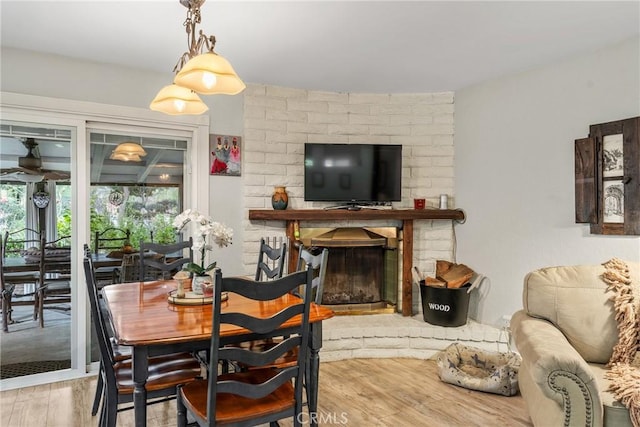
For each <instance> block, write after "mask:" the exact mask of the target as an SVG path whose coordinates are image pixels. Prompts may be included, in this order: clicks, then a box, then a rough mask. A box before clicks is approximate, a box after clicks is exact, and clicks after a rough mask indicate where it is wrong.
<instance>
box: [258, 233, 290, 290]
mask: <svg viewBox="0 0 640 427" xmlns="http://www.w3.org/2000/svg"><path fill="white" fill-rule="evenodd" d="M286 255H287V242H280V245H279V246H278V247H276V241H275V239H274V242H273V243H272V244H269V243H268V242H267V241H266V240H265V239H264V237H263V238H261V239H260V252H259V253H258V264H257V265H256V275H255V280H256V281H259V280H263V276H264V280H273V279H278V278H280V277H282V275H283V274H284V267H285V261H286Z"/></svg>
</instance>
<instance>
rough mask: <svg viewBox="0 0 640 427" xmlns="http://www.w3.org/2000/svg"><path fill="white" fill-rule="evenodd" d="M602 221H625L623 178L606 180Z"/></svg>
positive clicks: (603, 184)
mask: <svg viewBox="0 0 640 427" xmlns="http://www.w3.org/2000/svg"><path fill="white" fill-rule="evenodd" d="M602 187H603V195H604V197H603V198H604V200H603V202H604V203H603V212H602V216H603V218H602V222H606V223H619V224H623V223H624V185H623V184H622V180H611V181H604V182H603V183H602Z"/></svg>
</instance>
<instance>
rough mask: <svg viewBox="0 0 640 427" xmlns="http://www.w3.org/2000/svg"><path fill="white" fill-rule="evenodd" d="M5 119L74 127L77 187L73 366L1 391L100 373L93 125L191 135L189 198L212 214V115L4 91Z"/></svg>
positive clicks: (4, 385)
mask: <svg viewBox="0 0 640 427" xmlns="http://www.w3.org/2000/svg"><path fill="white" fill-rule="evenodd" d="M0 109H1V110H2V121H6V122H24V123H31V124H35V125H43V126H55V127H60V126H62V127H67V128H70V129H71V130H72V141H71V186H72V218H73V220H72V235H73V236H72V246H73V248H72V255H71V256H72V260H71V268H72V274H71V280H72V288H73V290H72V304H73V308H74V309H73V310H72V311H71V313H72V314H71V334H70V340H71V368H70V369H65V370H61V371H54V372H47V373H42V374H36V375H30V376H26V377H19V378H10V379H6V380H0V390H2V391H4V390H10V389H14V388H21V387H26V386H33V385H39V384H45V383H51V382H56V381H62V380H68V379H73V378H79V377H83V376H86V375H88V374H90V375H94V374H95V372H97V370H98V363H97V362H94V363H88V362H87V361H89V360H90V354H89V349H90V344H91V343H90V340H91V331H90V325H91V323H90V321H89V320H90V314H89V307H88V304H87V298H86V292H85V283H84V271H83V266H82V257H83V253H82V252H83V251H82V250H81V248H82V247H83V245H84V243H85V242H89V241H90V235H89V228H90V222H89V209H90V206H89V205H88V204H87V203H80V201H81V200H82V201H86V200H89V193H90V183H89V178H90V156H89V154H90V142H89V140H88V127H89V126H88V124H89V123H90V124H91V128H92V129H94V128H95V127H96V126H95V125H96V124H97V123H99V124H100V126H99V127H100V128H105V127H113V128H126V127H127V126H133V127H138V128H140V127H144V128H147V129H150V130H155V131H157V132H158V133H159V134H163V133H164V134H166V133H167V132H169V133H171V131H175V132H179V133H184V132H186V133H187V134H189V135H190V137H189V143H188V148H187V159H186V174H185V189H184V193H183V197H184V200H183V202H184V203H185V206H186V205H189V206H191V207H193V208H194V209H198V210H200V211H201V212H203V213H208V212H209V174H208V171H209V117H208V116H189V117H185V116H182V117H173V116H165V115H162V114H160V113H155V112H152V111H150V110H146V109H141V108H133V107H120V106H114V105H107V104H96V103H91V102H85V101H72V100H63V99H57V98H47V97H39V96H32V95H23V94H15V93H8V92H0Z"/></svg>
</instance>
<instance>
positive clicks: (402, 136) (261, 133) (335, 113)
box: [237, 84, 455, 311]
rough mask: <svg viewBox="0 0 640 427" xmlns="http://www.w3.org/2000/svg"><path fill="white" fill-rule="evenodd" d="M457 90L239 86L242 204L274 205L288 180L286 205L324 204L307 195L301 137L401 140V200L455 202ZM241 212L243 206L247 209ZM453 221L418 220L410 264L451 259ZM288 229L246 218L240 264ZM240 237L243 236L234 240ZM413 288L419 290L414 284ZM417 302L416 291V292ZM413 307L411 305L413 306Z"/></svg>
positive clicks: (249, 263) (250, 264)
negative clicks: (278, 190)
mask: <svg viewBox="0 0 640 427" xmlns="http://www.w3.org/2000/svg"><path fill="white" fill-rule="evenodd" d="M453 135H454V94H453V92H440V93H422V94H417V93H416V94H361V93H337V92H322V91H312V90H302V89H293V88H284V87H277V86H265V85H256V84H250V85H248V86H247V89H246V90H245V92H244V135H243V136H244V140H243V147H242V150H243V170H242V179H243V183H244V187H243V188H244V194H243V195H242V196H243V198H244V201H245V208H246V209H263V208H264V209H271V194H272V193H273V190H274V187H275V186H286V188H287V193H288V195H289V208H294V209H304V208H323V207H325V206H327V205H328V204H325V203H309V202H305V201H304V194H303V189H304V188H303V185H304V169H303V155H304V143H306V142H316V143H318V142H319V143H323V142H327V143H329V142H334V143H353V144H357V143H380V144H387V143H388V144H402V145H403V159H402V164H403V173H402V201H401V202H396V203H394V207H395V208H412V207H413V199H414V198H417V197H420V198H426V199H427V207H437V206H438V196H439V195H440V194H441V193H445V194H448V195H449V207H450V208H454V207H455V197H454V194H453V189H454V168H453V161H454V146H453ZM245 212H246V211H245ZM363 225H366V226H381V227H382V226H400V225H401V224H400V223H399V222H387V223H385V222H382V223H379V224H378V223H376V222H375V221H368V222H367V223H366V224H358V223H348V222H342V223H332V224H327V223H321V224H320V223H313V222H310V223H307V224H304V225H301V226H307V227H314V226H315V227H328V226H337V227H339V226H347V227H349V226H351V227H358V226H363ZM452 230H453V226H452V224H451V221H446V220H445V221H427V220H421V221H415V223H414V265H417V266H419V267H421V268H422V269H423V270H424V269H427V268H429V266H432V265H433V260H434V259H446V260H452V257H453V253H454V239H453V232H452ZM284 234H285V228H284V224H283V223H282V222H280V221H274V222H271V221H258V222H250V221H249V220H248V218H247V219H246V220H245V232H244V236H245V241H244V242H242V244H243V254H244V260H243V263H244V265H245V270H246V272H247V274H250V273H251V272H253V271H254V269H255V262H256V259H257V253H258V242H259V241H260V237H264V236H281V235H284ZM237 243H240V242H237ZM414 292H418V290H417V289H414ZM413 300H414V307H416V306H417V301H418V300H419V294H417V293H416V294H414V298H413ZM414 311H415V310H414Z"/></svg>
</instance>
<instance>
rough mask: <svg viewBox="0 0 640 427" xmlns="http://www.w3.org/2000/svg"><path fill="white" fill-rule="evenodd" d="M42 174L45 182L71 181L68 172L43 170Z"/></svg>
mask: <svg viewBox="0 0 640 427" xmlns="http://www.w3.org/2000/svg"><path fill="white" fill-rule="evenodd" d="M42 173H43V174H44V179H45V180H47V181H68V180H69V179H71V173H70V172H64V171H53V170H46V171H45V170H43V171H42Z"/></svg>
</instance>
